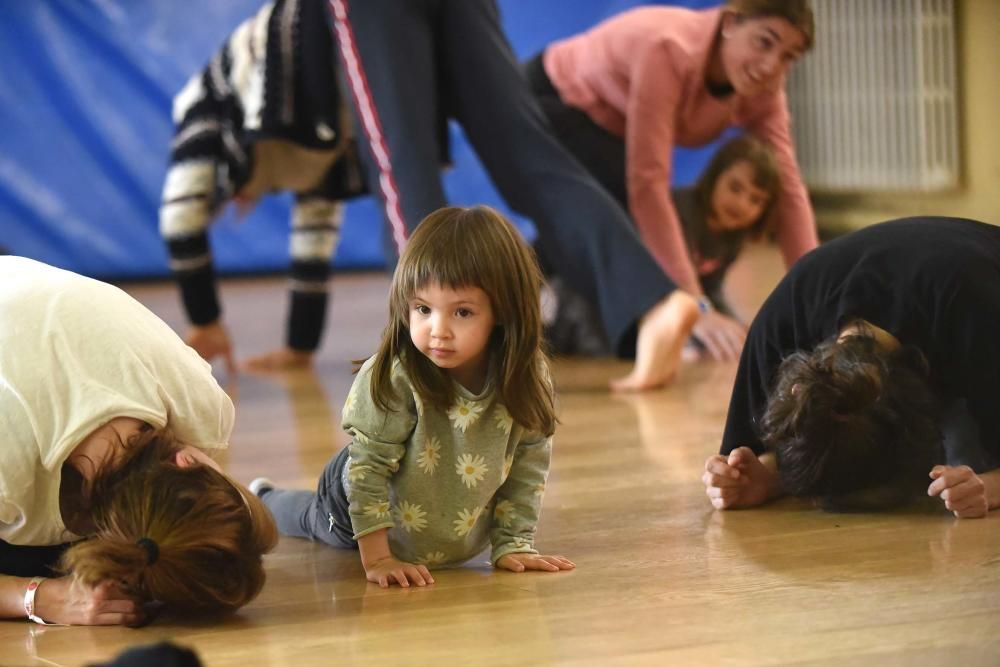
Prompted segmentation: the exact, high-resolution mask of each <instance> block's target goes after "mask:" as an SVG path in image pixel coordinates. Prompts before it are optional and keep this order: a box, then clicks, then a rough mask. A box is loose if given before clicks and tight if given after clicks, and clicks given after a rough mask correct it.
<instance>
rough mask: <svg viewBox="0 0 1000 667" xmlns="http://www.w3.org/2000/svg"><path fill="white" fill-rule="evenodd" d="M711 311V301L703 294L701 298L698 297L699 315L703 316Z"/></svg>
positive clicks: (712, 308)
mask: <svg viewBox="0 0 1000 667" xmlns="http://www.w3.org/2000/svg"><path fill="white" fill-rule="evenodd" d="M712 310H715V308H714V307H713V306H712V300H711V299H709V298H708V297H707V296H705V295H704V294H702V295H701V296H699V297H698V312H699V313H701V314H702V315H704V314H705V313H708V312H711V311H712Z"/></svg>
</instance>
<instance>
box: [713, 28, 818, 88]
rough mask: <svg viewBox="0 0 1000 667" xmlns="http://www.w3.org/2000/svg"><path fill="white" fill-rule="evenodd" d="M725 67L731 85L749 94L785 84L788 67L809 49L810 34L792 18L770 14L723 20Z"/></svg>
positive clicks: (723, 63)
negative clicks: (793, 21)
mask: <svg viewBox="0 0 1000 667" xmlns="http://www.w3.org/2000/svg"><path fill="white" fill-rule="evenodd" d="M723 37H724V38H723V40H722V66H723V68H724V69H725V72H726V78H727V79H728V80H729V84H730V85H731V86H732V87H733V89H734V90H736V92H737V94H739V95H743V96H746V97H751V96H753V95H759V94H761V93H765V92H770V91H775V90H778V89H779V88H781V86H783V85H784V80H785V74H786V73H787V72H788V69H789V68H790V67H791V66H792V65H793V64H794V63H795V61H797V60H798V59H799V58H801V57H802V54H803V53H804V52H805V44H806V36H805V35H804V34H803V33H802V31H801V30H799V29H798V28H796V27H795V26H794V25H792V24H791V23H790V22H789V21H787V20H785V19H783V18H780V17H777V16H766V17H760V18H748V19H744V20H742V21H741V20H738V17H737V16H736V15H734V14H728V13H727V14H726V16H725V19H724V22H723Z"/></svg>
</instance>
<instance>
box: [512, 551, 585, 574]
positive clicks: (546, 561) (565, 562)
mask: <svg viewBox="0 0 1000 667" xmlns="http://www.w3.org/2000/svg"><path fill="white" fill-rule="evenodd" d="M497 567H498V568H500V569H501V570H510V571H511V572H524V571H526V570H542V571H543V572H558V571H559V570H572V569H573V568H575V567H576V564H575V563H573V561H571V560H569V559H568V558H563V557H562V556H543V555H542V554H524V553H517V554H505V555H503V556H501V557H500V559H499V560H498V561H497Z"/></svg>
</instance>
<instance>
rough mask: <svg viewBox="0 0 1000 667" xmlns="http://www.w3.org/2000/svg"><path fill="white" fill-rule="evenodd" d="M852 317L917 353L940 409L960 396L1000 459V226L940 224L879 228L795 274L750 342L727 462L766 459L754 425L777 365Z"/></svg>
mask: <svg viewBox="0 0 1000 667" xmlns="http://www.w3.org/2000/svg"><path fill="white" fill-rule="evenodd" d="M855 319H863V320H866V321H868V322H870V323H871V324H874V325H875V326H878V327H881V328H882V329H885V330H886V331H888V332H889V333H890V334H892V335H893V336H895V337H896V338H897V339H899V341H900V342H901V343H902V344H904V345H914V346H916V347H917V348H919V349H920V350H921V351H922V352H923V353H924V355H925V356H926V357H927V360H928V362H929V364H930V368H931V381H932V385H933V387H934V388H935V390H936V391H937V392H938V395H939V396H940V398H941V399H942V401H949V400H952V399H958V398H964V399H965V400H966V402H967V405H968V410H969V413H970V415H971V417H972V418H973V419H974V420H975V421H976V422H977V424H978V426H979V428H980V437H981V440H982V442H983V443H984V445H985V446H986V447H988V448H989V449H990V452H991V453H992V454H993V455H994V457H1000V227H996V226H993V225H989V224H986V223H982V222H976V221H974V220H965V219H959V218H943V217H922V218H905V219H902V220H893V221H890V222H884V223H881V224H877V225H873V226H871V227H868V228H865V229H863V230H860V231H857V232H854V233H852V234H849V235H847V236H844V237H842V238H839V239H837V240H835V241H832V242H830V243H827V244H825V245H823V246H821V247H819V248H817V249H816V250H814V251H812V252H810V253H809V254H807V255H805V256H803V257H802V258H801V259H800V260H799V261H798V262H797V263H796V264H795V266H794V267H792V270H791V271H789V272H788V274H787V275H786V276H785V278H784V279H783V280H782V281H781V282H780V283H779V284H778V286H777V287H776V288H775V289H774V292H772V293H771V295H770V296H769V297H768V299H767V300H766V301H765V302H764V305H763V306H762V307H761V309H760V312H759V313H758V314H757V317H756V318H755V319H754V321H753V324H752V325H751V327H750V331H749V333H748V335H747V340H746V344H745V346H744V348H743V355H742V357H741V358H740V365H739V370H738V371H737V375H736V382H735V385H734V387H733V394H732V398H731V400H730V404H729V415H728V418H727V420H726V429H725V432H724V434H723V438H722V447H721V453H722V454H728V453H729V452H730V451H732V450H733V449H735V448H737V447H741V446H748V447H751V448H752V449H753V450H754V451H755V452H756V453H757V454H761V453H763V451H764V446H763V444H762V443H761V440H760V437H759V429H758V422H759V419H760V418H761V417H762V416H763V414H764V410H765V408H766V406H767V398H768V395H769V392H770V390H771V389H772V387H773V385H774V382H775V379H776V378H775V375H776V372H777V370H778V367H779V365H780V364H781V361H782V360H783V359H784V358H785V357H786V356H788V355H789V354H791V353H793V352H795V351H797V350H811V349H813V348H814V347H815V346H816V345H817V344H818V343H820V342H822V341H824V340H826V339H827V338H829V337H831V336H833V335H834V334H836V333H838V332H839V331H840V330H841V328H842V327H843V326H844V325H846V324H848V323H849V322H851V321H852V320H855Z"/></svg>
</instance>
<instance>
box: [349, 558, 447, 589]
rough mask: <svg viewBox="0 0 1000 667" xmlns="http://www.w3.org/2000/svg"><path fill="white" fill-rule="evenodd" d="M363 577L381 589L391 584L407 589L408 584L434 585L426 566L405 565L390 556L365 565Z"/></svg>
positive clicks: (405, 563)
mask: <svg viewBox="0 0 1000 667" xmlns="http://www.w3.org/2000/svg"><path fill="white" fill-rule="evenodd" d="M365 575H366V576H367V577H368V581H370V582H372V583H373V584H378V585H379V586H381V587H382V588H389V586H391V585H392V584H393V583H396V584H399V585H400V586H401V587H403V588H409V587H410V583H413V584H414V585H416V586H426V585H427V584H433V583H434V577H432V576H431V573H430V572H429V571H428V570H427V566H425V565H415V564H413V563H407V562H406V561H403V560H399V559H398V558H394V557H392V556H388V557H386V558H382V559H380V560H377V561H375V562H373V563H370V564H368V565H365Z"/></svg>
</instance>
